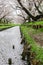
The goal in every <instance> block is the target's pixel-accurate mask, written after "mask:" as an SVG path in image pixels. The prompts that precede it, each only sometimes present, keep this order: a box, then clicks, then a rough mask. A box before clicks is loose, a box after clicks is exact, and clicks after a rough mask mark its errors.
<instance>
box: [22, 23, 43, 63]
mask: <svg viewBox="0 0 43 65" xmlns="http://www.w3.org/2000/svg"><path fill="white" fill-rule="evenodd" d="M21 31H22V33H23V35H24V37H25V40H26V41H27V43H28V44H30V45H31V47H32V48H31V51H32V52H35V53H36V56H35V59H36V60H39V61H40V62H42V64H43V48H42V47H41V46H40V45H38V44H37V43H36V42H35V40H34V39H33V38H32V37H31V34H32V35H33V34H37V33H41V32H43V28H41V29H38V30H35V29H33V28H32V27H27V24H26V25H25V26H24V25H22V26H21Z"/></svg>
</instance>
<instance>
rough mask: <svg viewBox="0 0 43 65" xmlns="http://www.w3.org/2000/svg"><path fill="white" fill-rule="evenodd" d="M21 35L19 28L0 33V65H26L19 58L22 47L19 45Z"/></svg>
mask: <svg viewBox="0 0 43 65" xmlns="http://www.w3.org/2000/svg"><path fill="white" fill-rule="evenodd" d="M20 42H21V35H20V29H19V26H16V27H13V28H10V29H8V30H5V31H2V32H0V65H9V64H8V63H9V62H8V60H9V58H10V59H11V61H12V62H11V64H10V65H26V61H23V60H22V59H21V58H22V57H21V53H22V51H23V45H21V44H20Z"/></svg>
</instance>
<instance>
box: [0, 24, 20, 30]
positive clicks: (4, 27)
mask: <svg viewBox="0 0 43 65" xmlns="http://www.w3.org/2000/svg"><path fill="white" fill-rule="evenodd" d="M14 26H20V24H13V23H9V24H0V31H2V30H5V29H8V28H11V27H14Z"/></svg>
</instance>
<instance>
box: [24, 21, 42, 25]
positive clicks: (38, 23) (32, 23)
mask: <svg viewBox="0 0 43 65" xmlns="http://www.w3.org/2000/svg"><path fill="white" fill-rule="evenodd" d="M25 24H26V25H43V21H37V22H36V21H35V22H27V23H25Z"/></svg>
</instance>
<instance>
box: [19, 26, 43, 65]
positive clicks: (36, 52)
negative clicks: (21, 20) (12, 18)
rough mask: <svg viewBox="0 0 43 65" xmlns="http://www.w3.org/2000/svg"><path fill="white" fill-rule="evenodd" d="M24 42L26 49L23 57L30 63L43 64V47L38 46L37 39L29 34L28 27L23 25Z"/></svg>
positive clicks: (30, 64)
mask: <svg viewBox="0 0 43 65" xmlns="http://www.w3.org/2000/svg"><path fill="white" fill-rule="evenodd" d="M20 30H21V34H22V43H24V50H23V53H22V59H23V60H26V61H27V63H28V65H43V48H41V47H40V46H37V45H36V43H35V41H34V40H33V39H32V38H31V37H30V35H28V28H27V27H26V26H21V28H20Z"/></svg>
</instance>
